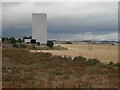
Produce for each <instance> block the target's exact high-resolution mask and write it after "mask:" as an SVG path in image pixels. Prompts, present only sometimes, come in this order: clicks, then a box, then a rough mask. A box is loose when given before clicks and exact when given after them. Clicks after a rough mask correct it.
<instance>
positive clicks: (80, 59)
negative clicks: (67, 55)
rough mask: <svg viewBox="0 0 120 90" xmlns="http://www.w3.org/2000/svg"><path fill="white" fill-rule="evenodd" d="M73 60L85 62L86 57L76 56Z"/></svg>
mask: <svg viewBox="0 0 120 90" xmlns="http://www.w3.org/2000/svg"><path fill="white" fill-rule="evenodd" d="M73 61H75V62H86V58H84V57H81V56H78V57H75V58H74V59H73Z"/></svg>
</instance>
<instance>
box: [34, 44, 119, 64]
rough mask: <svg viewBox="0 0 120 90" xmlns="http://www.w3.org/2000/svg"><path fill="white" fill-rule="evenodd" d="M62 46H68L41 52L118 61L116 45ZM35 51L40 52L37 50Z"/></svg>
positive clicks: (106, 61) (103, 60) (105, 61)
mask: <svg viewBox="0 0 120 90" xmlns="http://www.w3.org/2000/svg"><path fill="white" fill-rule="evenodd" d="M61 46H62V47H65V48H68V49H69V50H62V51H60V50H54V51H52V50H47V51H46V50H42V52H49V53H52V54H53V55H61V56H64V55H66V56H71V57H75V56H84V57H86V58H97V59H99V60H101V62H104V63H108V62H110V61H112V62H114V63H117V62H118V45H108V44H107V45H103V44H98V45H95V44H92V50H91V45H88V44H61ZM36 52H40V51H39V50H38V51H36Z"/></svg>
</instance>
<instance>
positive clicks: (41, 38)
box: [32, 13, 47, 44]
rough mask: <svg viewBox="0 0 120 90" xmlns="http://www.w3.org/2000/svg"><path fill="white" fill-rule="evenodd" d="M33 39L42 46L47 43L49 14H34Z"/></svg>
mask: <svg viewBox="0 0 120 90" xmlns="http://www.w3.org/2000/svg"><path fill="white" fill-rule="evenodd" d="M32 39H36V42H40V44H46V43H47V14H45V13H32Z"/></svg>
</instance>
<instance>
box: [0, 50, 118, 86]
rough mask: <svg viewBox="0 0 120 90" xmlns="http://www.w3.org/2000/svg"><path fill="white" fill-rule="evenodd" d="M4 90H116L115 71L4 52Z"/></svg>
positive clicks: (23, 52) (26, 53)
mask: <svg viewBox="0 0 120 90" xmlns="http://www.w3.org/2000/svg"><path fill="white" fill-rule="evenodd" d="M2 58H3V67H2V69H3V73H2V74H3V88H20V87H21V88H80V87H82V88H89V87H91V86H92V87H93V88H116V87H117V86H118V82H117V79H118V78H117V75H118V72H117V71H118V70H117V68H107V67H105V65H104V64H98V65H95V66H89V65H87V64H84V63H79V62H74V61H71V59H70V58H66V57H63V58H62V57H60V56H52V55H51V54H49V53H42V52H40V53H31V52H29V51H27V50H25V49H15V48H3V56H2Z"/></svg>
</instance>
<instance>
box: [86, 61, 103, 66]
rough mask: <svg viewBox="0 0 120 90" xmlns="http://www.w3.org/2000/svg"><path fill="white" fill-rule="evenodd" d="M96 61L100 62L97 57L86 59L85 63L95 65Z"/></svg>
mask: <svg viewBox="0 0 120 90" xmlns="http://www.w3.org/2000/svg"><path fill="white" fill-rule="evenodd" d="M98 63H101V62H100V61H99V60H98V59H88V61H87V64H88V65H92V66H93V65H96V64H98Z"/></svg>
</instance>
